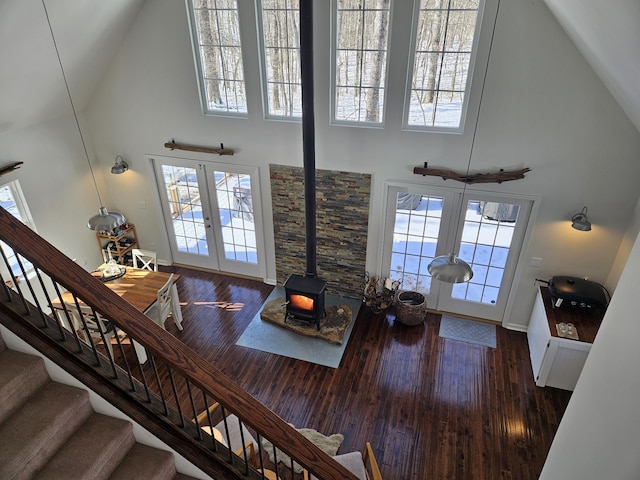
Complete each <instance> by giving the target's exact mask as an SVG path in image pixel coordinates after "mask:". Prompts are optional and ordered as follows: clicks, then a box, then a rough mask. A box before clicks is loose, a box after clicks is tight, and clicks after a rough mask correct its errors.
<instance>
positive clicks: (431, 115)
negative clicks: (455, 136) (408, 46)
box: [404, 0, 484, 131]
mask: <svg viewBox="0 0 640 480" xmlns="http://www.w3.org/2000/svg"><path fill="white" fill-rule="evenodd" d="M483 3H484V2H483V1H482V0H419V8H418V11H417V12H416V15H414V22H415V24H414V33H413V59H412V61H411V70H410V72H409V77H408V78H409V81H410V84H409V85H408V86H407V97H406V100H405V119H404V122H405V128H408V129H420V130H443V131H462V127H463V123H464V115H465V113H466V108H467V99H468V92H469V88H470V86H471V71H472V67H473V61H474V59H475V50H476V48H477V37H478V31H479V25H480V21H479V20H480V17H481V15H480V14H481V11H482V5H483Z"/></svg>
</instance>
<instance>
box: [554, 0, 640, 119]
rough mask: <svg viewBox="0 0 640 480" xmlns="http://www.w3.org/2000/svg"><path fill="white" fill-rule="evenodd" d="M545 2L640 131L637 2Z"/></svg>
mask: <svg viewBox="0 0 640 480" xmlns="http://www.w3.org/2000/svg"><path fill="white" fill-rule="evenodd" d="M545 3H546V4H547V6H548V7H549V9H550V10H551V12H552V13H553V14H554V15H555V17H556V18H557V20H558V22H559V23H560V25H562V28H564V30H565V31H566V32H567V35H569V37H570V38H571V39H572V40H573V42H574V43H575V44H576V46H577V47H578V49H579V50H580V51H581V52H582V55H584V57H585V58H586V60H587V61H588V62H589V64H590V65H591V67H592V68H593V69H594V70H595V72H596V73H597V74H598V76H599V77H600V78H601V79H602V81H603V83H604V84H605V85H606V86H607V88H608V89H609V90H610V91H611V93H612V94H613V96H614V98H615V99H616V101H617V102H618V103H619V104H620V106H621V107H622V109H623V110H624V111H625V113H626V114H627V116H628V117H629V119H630V120H631V121H632V122H633V124H634V125H635V126H636V128H637V129H638V130H640V2H638V0H545Z"/></svg>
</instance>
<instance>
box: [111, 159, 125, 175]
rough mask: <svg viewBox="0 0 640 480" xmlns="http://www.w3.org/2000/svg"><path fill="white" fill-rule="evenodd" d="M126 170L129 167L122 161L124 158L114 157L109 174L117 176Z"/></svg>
mask: <svg viewBox="0 0 640 480" xmlns="http://www.w3.org/2000/svg"><path fill="white" fill-rule="evenodd" d="M127 170H129V165H128V164H127V162H125V161H124V158H122V156H120V155H118V156H116V163H115V164H114V165H113V167H111V173H113V174H114V175H119V174H121V173H124V172H126V171H127Z"/></svg>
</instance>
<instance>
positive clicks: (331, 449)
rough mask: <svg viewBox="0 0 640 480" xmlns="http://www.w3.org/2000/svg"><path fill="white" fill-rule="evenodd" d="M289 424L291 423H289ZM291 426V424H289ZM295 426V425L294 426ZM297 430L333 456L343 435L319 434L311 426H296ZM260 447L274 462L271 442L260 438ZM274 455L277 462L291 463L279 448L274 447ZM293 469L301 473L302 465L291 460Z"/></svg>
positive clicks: (289, 458)
mask: <svg viewBox="0 0 640 480" xmlns="http://www.w3.org/2000/svg"><path fill="white" fill-rule="evenodd" d="M289 425H291V424H289ZM291 426H292V427H293V425H291ZM294 428H295V427H294ZM296 430H298V432H300V433H301V434H302V435H303V436H304V437H305V438H307V439H308V440H309V441H311V443H313V444H314V445H315V446H317V447H318V448H319V449H320V450H322V451H323V452H324V453H326V454H327V455H331V456H334V455H335V454H336V453H338V449H339V448H340V445H342V441H343V440H344V435H342V434H341V433H334V434H333V435H330V436H328V437H327V436H326V435H323V434H321V433H320V432H318V431H316V430H314V429H312V428H296ZM261 440H262V448H263V450H264V451H266V452H267V455H269V460H271V462H272V463H275V462H274V458H273V444H272V443H271V442H270V441H269V440H267V439H266V438H262V439H261ZM276 455H277V457H278V462H283V463H284V464H285V465H287V466H289V465H291V457H289V455H287V454H286V453H284V452H283V451H282V450H280V449H279V448H276ZM293 470H294V471H295V472H296V473H302V470H303V469H302V466H301V465H298V464H297V463H295V462H293Z"/></svg>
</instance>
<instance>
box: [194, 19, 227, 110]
mask: <svg viewBox="0 0 640 480" xmlns="http://www.w3.org/2000/svg"><path fill="white" fill-rule="evenodd" d="M215 15H216V12H215V10H202V15H201V16H200V25H199V27H200V32H201V36H202V43H203V44H204V45H213V44H214V40H213V35H212V33H211V24H212V23H214V24H215V21H216V19H215ZM202 51H203V53H204V62H203V68H204V69H205V71H204V72H203V73H204V78H205V81H206V88H205V90H206V92H207V102H208V103H209V104H211V103H213V104H215V105H221V104H222V103H223V101H222V100H223V99H222V94H221V93H220V82H219V79H220V72H219V71H218V65H219V58H218V57H219V55H220V53H218V54H216V52H219V51H218V49H214V48H207V47H205V48H203V49H202Z"/></svg>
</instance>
